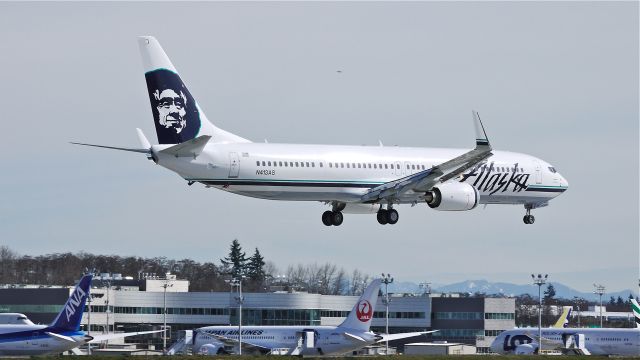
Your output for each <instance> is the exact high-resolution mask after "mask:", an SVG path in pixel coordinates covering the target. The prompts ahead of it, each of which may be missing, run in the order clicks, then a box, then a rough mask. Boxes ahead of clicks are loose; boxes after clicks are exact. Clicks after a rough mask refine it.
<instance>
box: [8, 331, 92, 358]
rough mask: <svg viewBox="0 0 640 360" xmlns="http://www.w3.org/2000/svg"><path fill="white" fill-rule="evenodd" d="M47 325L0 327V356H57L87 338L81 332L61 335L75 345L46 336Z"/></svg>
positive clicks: (81, 343) (80, 343)
mask: <svg viewBox="0 0 640 360" xmlns="http://www.w3.org/2000/svg"><path fill="white" fill-rule="evenodd" d="M47 328H48V326H47V325H0V356H2V355H5V356H6V355H16V356H17V355H45V354H58V353H62V352H64V351H67V350H70V349H73V348H75V347H78V346H80V345H83V344H85V342H86V341H88V340H89V339H90V338H87V337H86V336H85V334H84V333H83V332H81V331H69V332H64V333H61V335H64V336H67V337H69V338H72V339H73V340H75V341H76V343H71V342H69V341H65V340H61V339H58V338H56V337H53V336H50V335H47V334H46V332H48V331H51V330H49V329H47Z"/></svg>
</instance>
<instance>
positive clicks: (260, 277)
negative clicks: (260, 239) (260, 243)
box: [247, 248, 266, 286]
mask: <svg viewBox="0 0 640 360" xmlns="http://www.w3.org/2000/svg"><path fill="white" fill-rule="evenodd" d="M264 265H265V262H264V257H263V256H262V255H261V254H260V251H259V250H258V248H256V251H255V252H254V253H253V255H252V256H251V257H250V258H249V262H248V264H247V276H248V277H249V279H251V280H252V281H253V282H255V284H256V285H258V286H259V285H260V284H262V282H263V281H264V279H265V275H266V274H265V272H264Z"/></svg>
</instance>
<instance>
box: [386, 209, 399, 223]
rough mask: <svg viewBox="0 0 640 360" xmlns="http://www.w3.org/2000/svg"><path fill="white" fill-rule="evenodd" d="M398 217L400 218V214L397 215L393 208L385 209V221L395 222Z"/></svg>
mask: <svg viewBox="0 0 640 360" xmlns="http://www.w3.org/2000/svg"><path fill="white" fill-rule="evenodd" d="M398 219H400V215H398V212H397V211H396V210H395V209H389V210H387V222H388V223H389V224H391V225H393V224H395V223H397V222H398Z"/></svg>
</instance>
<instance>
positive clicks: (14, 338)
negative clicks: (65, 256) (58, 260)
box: [0, 275, 162, 356]
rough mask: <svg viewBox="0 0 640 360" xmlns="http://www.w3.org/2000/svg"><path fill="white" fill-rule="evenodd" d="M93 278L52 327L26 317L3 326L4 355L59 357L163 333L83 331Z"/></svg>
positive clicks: (0, 343) (1, 351) (0, 331)
mask: <svg viewBox="0 0 640 360" xmlns="http://www.w3.org/2000/svg"><path fill="white" fill-rule="evenodd" d="M91 278H92V276H91V275H85V276H83V277H82V279H80V282H79V283H78V285H77V286H76V288H75V290H74V291H73V293H71V296H70V297H69V299H68V300H67V302H66V304H65V305H64V307H63V308H62V310H60V313H59V314H58V316H56V318H55V320H53V322H52V323H51V324H50V325H34V324H33V323H32V322H31V321H29V320H28V319H27V318H26V317H24V319H20V321H19V322H17V323H15V322H14V323H12V324H0V355H1V356H9V355H11V356H13V355H44V354H56V353H61V352H64V351H67V350H71V349H73V348H76V347H78V346H81V345H84V344H87V343H98V342H101V341H105V340H110V339H117V338H122V337H127V336H133V335H142V334H151V333H156V332H159V331H142V332H134V333H118V334H104V335H92V336H89V335H87V334H85V333H84V332H83V331H80V321H81V320H82V313H83V312H84V306H85V302H86V300H87V296H89V291H90V286H91ZM25 320H26V321H25ZM160 331H162V330H160Z"/></svg>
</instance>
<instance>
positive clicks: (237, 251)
mask: <svg viewBox="0 0 640 360" xmlns="http://www.w3.org/2000/svg"><path fill="white" fill-rule="evenodd" d="M220 262H222V267H223V272H224V273H226V274H229V275H231V276H233V277H234V278H237V277H240V276H242V275H244V274H245V272H246V265H247V256H246V254H245V253H244V252H243V251H242V246H240V242H238V239H234V240H233V242H231V246H230V249H229V255H228V256H227V257H226V258H224V259H220Z"/></svg>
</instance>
